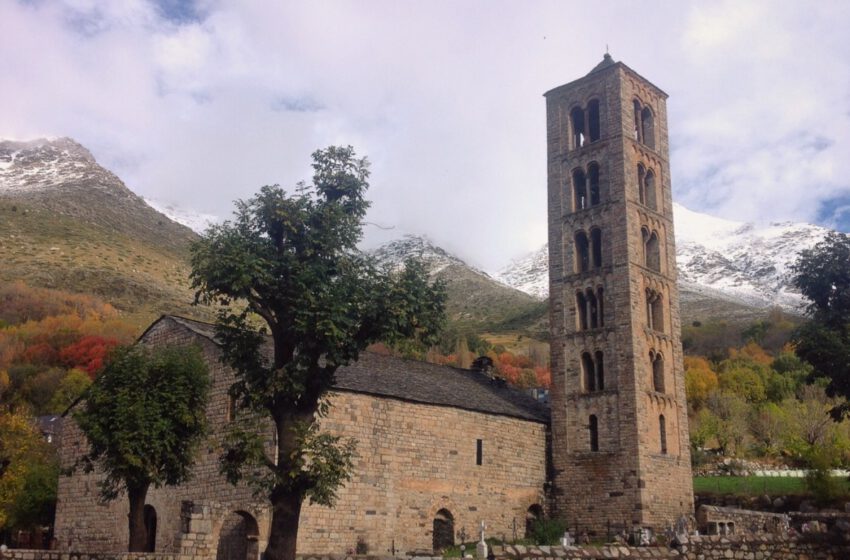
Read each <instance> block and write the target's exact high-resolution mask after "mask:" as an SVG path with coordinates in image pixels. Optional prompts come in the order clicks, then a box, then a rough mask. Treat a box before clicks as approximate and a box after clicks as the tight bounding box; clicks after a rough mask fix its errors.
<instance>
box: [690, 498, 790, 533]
mask: <svg viewBox="0 0 850 560" xmlns="http://www.w3.org/2000/svg"><path fill="white" fill-rule="evenodd" d="M696 519H697V526H698V527H699V530H700V532H701V533H703V534H708V535H735V534H744V533H752V534H761V533H771V534H784V533H787V532H788V528H789V517H788V516H787V515H783V514H780V513H769V512H765V511H755V510H750V509H738V508H730V507H718V506H707V505H702V506H700V507H699V509H698V510H697V515H696Z"/></svg>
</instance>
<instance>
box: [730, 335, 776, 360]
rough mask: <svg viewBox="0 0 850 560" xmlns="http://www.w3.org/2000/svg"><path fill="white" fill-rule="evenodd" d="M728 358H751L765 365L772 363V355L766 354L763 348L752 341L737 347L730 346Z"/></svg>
mask: <svg viewBox="0 0 850 560" xmlns="http://www.w3.org/2000/svg"><path fill="white" fill-rule="evenodd" d="M729 358H730V359H732V360H736V359H742V360H751V361H753V362H755V363H757V364H762V365H765V366H769V365H770V364H772V363H773V357H772V356H771V355H770V354H768V353H767V352H766V351H765V350H764V348H762V347H761V346H759V345H758V344H756V343H755V342H752V341H750V342H748V343H747V344H746V345H744V346H742V347H741V348H738V349H735V348H730V349H729Z"/></svg>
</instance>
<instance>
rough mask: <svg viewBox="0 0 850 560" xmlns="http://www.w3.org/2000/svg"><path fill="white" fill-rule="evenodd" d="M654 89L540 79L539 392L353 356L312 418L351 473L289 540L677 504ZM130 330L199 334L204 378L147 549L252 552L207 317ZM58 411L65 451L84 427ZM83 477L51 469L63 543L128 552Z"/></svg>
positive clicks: (661, 157)
mask: <svg viewBox="0 0 850 560" xmlns="http://www.w3.org/2000/svg"><path fill="white" fill-rule="evenodd" d="M666 98H667V95H666V94H665V93H664V92H663V91H661V90H660V89H658V88H657V87H656V86H654V85H653V84H651V83H650V82H649V81H647V80H646V79H645V78H643V77H642V76H640V75H639V74H638V73H637V72H635V71H634V70H632V69H631V68H629V67H628V66H626V65H625V64H623V63H622V62H615V61H614V60H613V59H612V58H611V57H610V56H609V55H607V54H606V55H605V57H604V59H603V60H602V62H600V63H599V64H598V65H597V66H596V67H595V68H593V69H592V70H591V71H590V73H588V74H587V75H585V76H584V77H582V78H579V79H577V80H575V81H573V82H570V83H568V84H565V85H563V86H560V87H557V88H555V89H552V90H550V91H549V92H547V93H546V94H545V99H546V111H547V131H546V132H547V147H548V153H547V167H548V189H547V192H548V208H549V210H548V224H549V251H550V254H549V263H550V266H549V269H550V272H549V274H550V294H551V295H550V325H551V327H550V328H551V332H550V342H551V353H552V354H551V364H552V389H551V403H550V405H549V406H544V405H542V404H540V403H539V402H537V401H536V400H535V399H533V398H531V397H530V396H528V395H526V394H524V393H522V392H520V391H517V390H515V389H513V388H511V387H509V386H507V385H505V383H504V382H503V381H502V380H500V379H497V378H493V377H492V376H491V375H490V374H489V373H488V372H487V371H476V370H464V369H459V368H452V367H446V366H438V365H434V364H428V363H423V362H416V361H410V360H404V359H400V358H395V357H392V356H385V355H379V354H374V353H370V352H366V353H364V354H363V355H362V356H361V358H360V360H359V361H358V362H356V363H354V364H352V365H350V366H349V367H346V368H340V370H339V371H338V373H337V383H336V385H335V388H334V392H333V395H332V397H331V403H332V407H331V409H330V413H329V415H328V416H327V417H326V418H324V419H323V420H322V423H321V426H322V429H323V430H327V431H328V432H330V433H334V434H337V435H341V436H346V437H353V438H354V439H356V440H357V442H358V448H357V452H358V457H357V459H356V460H355V466H354V470H353V473H352V477H351V479H350V480H349V481H348V482H347V483H346V484H345V486H344V487H343V488H342V489H341V491H340V492H339V497H338V501H337V504H336V505H335V507H333V508H327V507H321V506H317V505H306V504H305V507H304V509H303V510H302V517H301V525H300V527H299V536H298V550H299V553H305V554H306V553H317V554H330V553H346V552H349V551H350V552H352V553H354V552H357V553H369V554H375V555H387V554H393V555H397V554H406V553H417V552H420V553H423V552H431V551H432V550H439V549H442V548H444V547H446V546H449V545H451V544H454V543H459V542H461V541H471V540H474V538H475V535H476V534H477V528H478V526H479V524H480V523H481V522H484V523H486V524H487V527H488V530H487V532H488V535H492V536H495V537H498V538H504V539H506V540H513V539H516V538H522V537H524V536H525V531H526V526H527V523H529V522H531V521H533V520H534V519H537V518H540V517H544V516H545V517H551V518H561V519H564V520H566V521H567V522H568V524H569V527H570V528H571V529H573V528H575V529H577V530H579V531H587V532H588V533H589V534H595V535H600V536H604V535H605V531H606V528H607V527H609V526H610V525H611V524H615V525H619V526H624V525H625V526H630V527H649V528H654V529H657V530H658V529H663V528H665V527H668V526H670V525H671V524H673V523H674V522H675V521H676V519H678V518H679V517H680V516H681V515H683V514H684V515H691V514H693V489H692V479H691V464H690V454H689V438H688V426H687V408H686V403H685V389H684V375H683V368H682V346H681V340H680V334H679V333H680V319H679V304H678V289H677V285H676V261H675V244H674V236H673V215H672V211H673V210H672V195H671V186H670V168H669V148H668V138H667V114H666ZM140 342H141V343H143V344H151V345H157V344H193V345H197V346H199V347H200V348H201V350H202V352H203V355H204V357H205V359H206V360H207V362H208V364H209V366H210V374H211V377H212V392H211V396H210V400H209V403H208V405H207V415H208V419H209V423H210V429H211V436H210V437H209V441H208V442H207V444H206V445H205V446H204V447H203V449H202V452H201V454H200V456H199V457H198V460H197V464H196V466H195V469H194V476H193V479H192V480H191V481H190V482H188V483H186V484H184V485H182V486H179V487H176V488H161V489H151V491H150V493H149V494H148V501H147V505H146V507H145V520H146V528H147V531H148V535H147V547H148V549H149V550H150V551H156V552H172V553H182V554H187V555H197V556H204V557H209V558H212V557H217V558H220V559H222V560H224V559H234V560H243V559H251V560H254V559H256V558H258V555H259V553H260V552H261V551H262V550H263V549H264V547H265V542H266V540H267V538H268V531H269V524H270V518H271V515H270V511H269V507H268V505H267V503H266V502H265V501H264V500H263V499H262V498H256V497H254V496H253V494H252V491H251V489H249V488H247V487H244V486H233V485H230V484H228V483H227V482H226V481H225V480H224V477H223V476H221V475H220V474H219V471H218V452H219V447H220V446H219V443H220V441H221V440H220V438H221V436H222V434H223V432H224V427H225V426H226V425H227V423H228V422H230V421H232V414H233V413H232V408H231V406H230V398H229V396H228V394H227V389H228V387H229V386H230V384H231V383H232V382H233V380H234V377H233V372H232V371H230V370H229V369H228V368H226V367H225V366H223V365H222V364H221V362H220V361H219V359H218V358H219V355H220V349H219V347H218V344H217V342H216V339H215V334H214V328H213V326H212V325H209V324H206V323H200V322H197V321H193V320H190V319H185V318H182V317H177V316H163V317H161V318H160V319H159V320H157V321H156V322H155V323H154V324H153V325H151V326H150V327H149V328H148V330H147V331H146V332H145V333H144V334H143V335H142V337H141V338H140ZM65 420H66V421H65V422H64V424H63V428H62V434H61V447H60V458H61V461H62V465H63V467H69V466H71V465H72V464H73V463H74V461H75V460H76V458H78V457H79V456H80V455H82V454H83V453H84V451H85V449H86V443H85V440H84V436H83V435H82V433H81V432H80V431H79V429H78V428H77V427H76V426H75V425H74V424H73V421H72V420H71V419H70V416H66V418H65ZM271 432H272V431H271V430H269V433H268V434H267V435H268V441H269V444H270V445H271V444H272V439H273V434H272V433H271ZM98 479H99V478H98V475H97V473H91V474H85V473H82V472H80V471H75V472H74V473H73V474H70V475H64V476H62V477H60V481H59V490H58V502H57V511H56V522H55V538H56V540H57V543H58V548H59V549H60V550H65V551H86V552H117V551H121V550H126V543H127V540H128V539H127V509H128V506H127V502H126V500H121V499H119V500H116V501H113V502H108V503H103V502H101V501H100V499H99V495H98V487H97V482H98Z"/></svg>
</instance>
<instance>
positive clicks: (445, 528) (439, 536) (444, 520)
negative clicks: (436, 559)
mask: <svg viewBox="0 0 850 560" xmlns="http://www.w3.org/2000/svg"><path fill="white" fill-rule="evenodd" d="M433 543H434V553H438V552H439V551H441V550H445V549H447V548H448V547H450V546H454V544H455V518H454V517H453V516H452V512H450V511H449V510H447V509H441V510H440V511H438V512H437V515H436V517H434V540H433Z"/></svg>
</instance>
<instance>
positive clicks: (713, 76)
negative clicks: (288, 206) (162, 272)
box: [0, 0, 850, 271]
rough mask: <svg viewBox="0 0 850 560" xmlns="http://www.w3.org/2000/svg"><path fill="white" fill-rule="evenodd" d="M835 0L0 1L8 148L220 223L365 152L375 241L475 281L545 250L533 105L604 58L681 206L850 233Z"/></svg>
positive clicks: (839, 13) (848, 80)
mask: <svg viewBox="0 0 850 560" xmlns="http://www.w3.org/2000/svg"><path fill="white" fill-rule="evenodd" d="M848 28H850V2H847V1H844V0H839V1H835V2H830V1H818V2H803V1H801V2H794V1H790V0H776V1H773V2H759V1H747V2H740V1H739V0H733V1H724V0H711V1H700V2H687V1H672V0H668V1H658V2H652V1H644V2H636V1H628V0H613V1H599V0H594V1H593V2H589V1H584V2H576V1H572V0H561V1H557V2H547V1H535V0H528V1H519V0H517V1H514V2H504V1H496V0H488V1H473V0H469V1H463V2H458V1H437V0H428V1H420V2H412V1H411V2H399V1H386V2H383V1H377V0H375V1H366V0H362V1H357V2H346V1H330V0H316V1H310V2H295V1H292V2H289V1H276V0H268V1H261V0H254V1H238V2H236V1H233V2H225V1H218V0H194V1H185V2H183V1H179V0H158V1H148V0H52V1H51V0H0V53H2V56H0V138H7V139H18V140H26V139H34V138H38V137H42V136H69V137H72V138H74V139H75V140H77V141H78V142H80V143H82V144H83V145H84V146H86V147H87V148H89V150H91V152H92V153H93V154H94V156H95V157H96V158H97V160H98V162H99V163H101V164H102V165H104V166H105V167H107V168H109V169H111V170H112V171H114V172H115V173H116V174H117V175H118V176H119V177H121V178H122V179H123V180H124V182H125V183H126V184H127V186H128V187H130V188H131V189H132V190H133V191H135V192H136V193H138V194H140V195H142V196H145V197H147V198H151V199H154V200H157V201H159V202H161V203H166V204H175V205H177V206H179V207H181V208H183V209H185V210H193V211H198V212H203V213H209V214H213V215H217V216H222V217H227V216H229V215H230V212H231V211H232V209H233V201H234V200H237V199H244V198H248V197H250V196H251V195H252V194H254V193H255V192H257V190H259V188H260V187H261V186H262V185H266V184H280V185H281V186H282V187H284V188H286V189H289V190H291V189H292V188H293V187H294V186H295V184H296V183H297V182H298V181H302V180H309V179H310V176H311V169H310V161H311V160H310V154H311V153H312V152H313V151H315V150H316V149H319V148H322V147H326V146H328V145H332V144H334V145H340V144H341V145H347V144H350V145H352V146H354V147H355V149H356V150H357V153H358V154H359V155H365V156H367V157H368V158H369V160H370V161H371V163H372V167H371V171H372V176H371V187H370V191H369V198H370V199H371V200H372V202H373V204H372V208H371V210H370V213H369V216H368V222H369V224H368V226H367V230H366V240H365V244H366V245H367V246H370V245H375V244H377V243H380V242H383V241H386V240H388V239H391V238H395V237H399V236H401V235H403V234H406V233H414V234H424V235H427V236H428V237H429V238H430V239H431V240H432V241H434V242H435V243H436V244H438V245H440V246H442V247H444V248H445V249H447V250H449V251H451V252H454V253H455V254H457V255H458V256H460V257H462V258H464V259H465V260H467V262H469V263H470V264H473V265H476V266H478V267H481V268H483V269H484V270H491V271H492V270H496V269H498V268H500V267H502V266H503V265H505V264H507V262H508V261H509V260H510V259H511V258H514V257H519V256H521V255H523V254H524V253H526V252H529V251H532V250H535V249H538V248H539V247H540V246H541V245H542V244H543V243H544V242H545V241H546V138H545V135H546V132H545V106H544V100H543V97H542V94H543V93H544V92H545V91H547V90H549V89H551V88H553V87H555V86H558V85H561V84H563V83H566V82H569V81H572V80H574V79H577V78H579V77H581V76H584V75H585V74H586V73H587V72H588V71H589V70H590V69H591V68H593V67H594V66H595V65H596V64H597V63H598V62H599V61H601V59H602V55H603V54H604V53H605V52H606V48H607V49H608V50H609V52H610V53H611V55H612V56H613V57H614V59H615V60H618V61H623V62H625V63H626V64H628V65H629V66H630V67H631V68H633V69H634V70H636V71H637V72H639V73H640V74H641V75H643V76H644V77H646V78H648V79H649V80H651V81H652V82H653V83H654V84H655V85H657V86H659V87H660V88H661V89H663V90H664V91H666V92H667V93H668V94H669V95H670V98H669V99H668V102H667V110H668V120H669V133H670V148H671V153H670V156H671V173H672V184H673V197H674V200H675V201H677V202H679V203H681V204H683V205H685V206H686V207H688V208H690V209H692V210H696V211H700V212H706V213H709V214H713V215H716V216H719V217H723V218H727V219H733V220H745V221H756V222H771V221H785V220H794V221H806V222H811V223H817V224H821V225H825V226H829V227H833V228H837V229H840V230H843V231H850V33H848V32H847V29H848Z"/></svg>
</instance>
